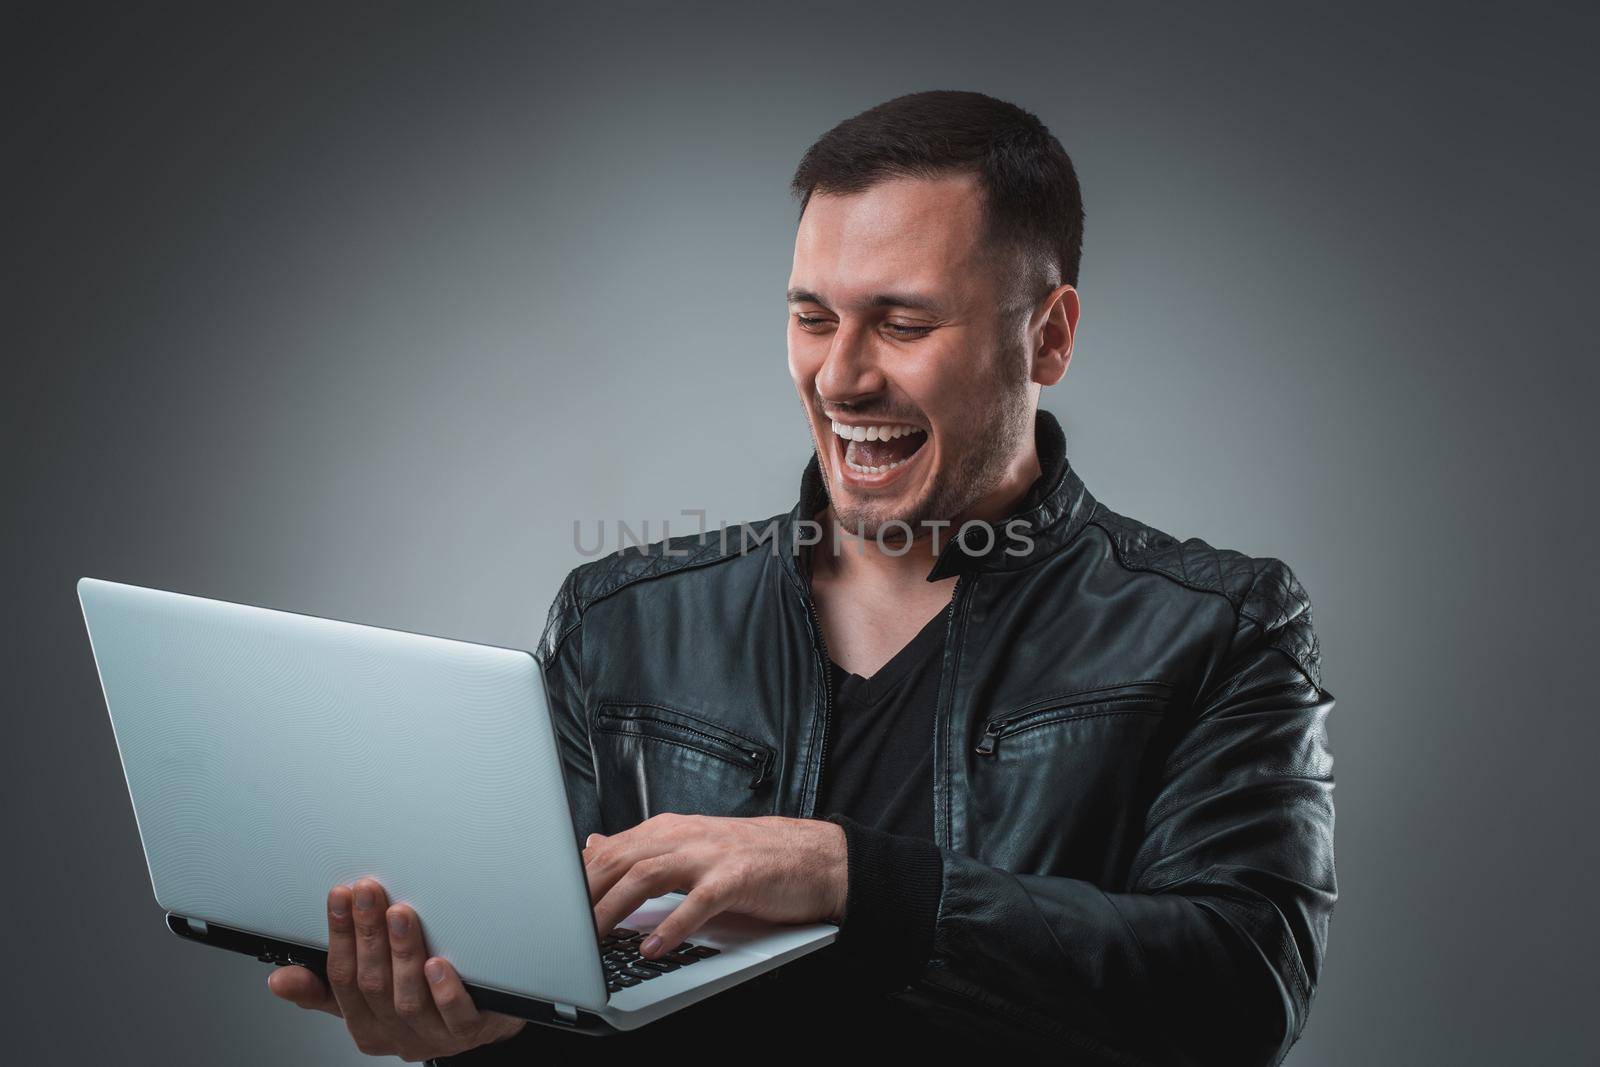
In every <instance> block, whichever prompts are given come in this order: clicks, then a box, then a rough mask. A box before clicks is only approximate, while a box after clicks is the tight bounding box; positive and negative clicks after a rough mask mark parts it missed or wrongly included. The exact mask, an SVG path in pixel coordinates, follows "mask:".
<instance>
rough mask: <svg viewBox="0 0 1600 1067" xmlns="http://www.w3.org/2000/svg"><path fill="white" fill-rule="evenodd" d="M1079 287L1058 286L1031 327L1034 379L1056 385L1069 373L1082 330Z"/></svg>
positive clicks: (1045, 383) (1048, 297)
mask: <svg viewBox="0 0 1600 1067" xmlns="http://www.w3.org/2000/svg"><path fill="white" fill-rule="evenodd" d="M1082 310H1083V309H1082V308H1081V307H1080V306H1079V304H1078V290H1077V289H1075V288H1073V287H1072V286H1070V285H1061V286H1057V287H1056V288H1055V289H1054V290H1052V291H1051V293H1050V295H1049V296H1047V297H1045V299H1044V300H1043V302H1042V303H1041V306H1040V311H1039V313H1038V315H1039V318H1038V319H1037V320H1036V321H1037V324H1036V325H1034V326H1033V327H1032V328H1031V329H1030V330H1029V336H1030V337H1032V338H1033V368H1032V369H1033V374H1032V378H1033V381H1035V382H1037V383H1038V384H1040V385H1054V384H1056V383H1057V382H1059V381H1060V380H1061V378H1062V376H1063V375H1065V374H1066V373H1067V364H1068V363H1071V362H1072V339H1073V337H1074V336H1076V334H1077V332H1078V315H1079V314H1080V313H1081V312H1082Z"/></svg>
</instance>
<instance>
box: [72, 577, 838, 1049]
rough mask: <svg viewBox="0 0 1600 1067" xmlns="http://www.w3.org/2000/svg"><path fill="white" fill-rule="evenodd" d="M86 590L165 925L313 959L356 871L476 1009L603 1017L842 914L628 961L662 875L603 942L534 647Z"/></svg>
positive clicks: (684, 992)
mask: <svg viewBox="0 0 1600 1067" xmlns="http://www.w3.org/2000/svg"><path fill="white" fill-rule="evenodd" d="M78 599H79V602H80V604H81V605H82V608H83V616H84V622H85V624H86V626H87V627H88V631H89V641H90V645H91V646H92V648H93V651H94V659H95V665H96V668H97V669H98V671H99V674H100V684H101V688H102V689H103V691H104V693H105V699H106V707H107V709H108V710H109V712H110V717H111V726H112V730H113V732H114V734H115V736H116V743H117V751H118V754H119V755H120V757H121V760H122V769H123V773H124V775H125V776H126V778H127V785H128V793H129V796H130V798H131V799H132V802H133V813H134V818H135V820H136V821H137V823H138V827H139V837H140V840H141V842H142V844H143V846H144V854H145V861H146V863H147V864H148V866H149V869H150V883H151V887H152V888H153V889H154V891H155V898H156V903H157V904H158V905H160V906H161V907H162V908H163V909H164V910H165V911H166V913H167V915H166V923H167V926H168V928H169V929H170V930H171V931H172V932H173V933H175V934H177V935H178V936H179V937H182V938H185V939H187V940H190V941H194V942H197V943H199V944H203V945H211V946H214V947H217V948H223V949H230V950H232V951H235V952H243V953H246V954H249V955H252V956H255V957H257V958H258V959H260V960H262V961H264V962H271V963H276V964H291V963H292V964H299V965H301V966H304V967H308V968H310V969H311V970H313V971H316V972H318V973H319V974H322V973H324V965H325V963H326V960H327V947H328V933H327V930H328V928H327V913H326V901H327V893H328V890H329V889H330V888H331V887H332V886H333V885H335V884H340V883H349V882H353V881H355V880H356V879H357V878H360V877H362V876H364V875H370V876H372V877H374V878H376V879H377V880H378V881H379V882H380V883H382V885H383V886H384V888H385V889H386V890H387V891H388V894H389V898H390V900H391V901H394V902H405V903H408V904H410V905H411V906H412V907H414V908H415V909H416V911H417V914H418V916H419V917H420V918H421V920H422V924H423V933H424V936H425V938H426V940H427V943H428V949H429V951H430V952H432V953H434V954H436V955H440V956H443V957H445V958H446V959H448V960H450V962H451V963H452V964H453V965H454V966H455V968H456V970H457V971H458V972H459V973H460V975H461V977H462V981H463V982H464V984H465V985H466V988H467V990H468V991H469V992H470V993H471V994H472V997H473V1000H474V1002H475V1003H476V1004H477V1005H478V1007H479V1008H481V1009H484V1010H488V1011H498V1012H504V1013H506V1014H508V1015H515V1016H517V1017H519V1018H523V1019H527V1020H529V1021H532V1022H536V1023H543V1024H546V1025H551V1026H560V1027H564V1028H569V1029H575V1030H579V1031H583V1032H588V1033H596V1034H603V1033H612V1032H616V1031H618V1030H632V1029H635V1028H637V1027H640V1026H643V1025H645V1024H647V1023H650V1022H652V1021H654V1020H656V1019H659V1018H661V1017H662V1016H665V1015H667V1014H670V1013H671V1012H674V1011H677V1010H679V1009H680V1008H684V1007H687V1006H689V1005H691V1004H694V1003H696V1002H698V1001H701V1000H704V999H705V998H706V997H709V996H711V995H712V994H714V993H717V992H719V991H721V990H724V989H727V988H729V987H730V986H734V985H737V984H738V983H740V982H744V981H747V980H748V979H751V978H754V977H755V976H757V975H759V974H762V973H764V972H766V971H769V970H771V969H773V968H775V967H778V966H780V965H782V964H784V963H787V962H789V961H790V960H794V959H797V958H799V957H800V956H802V955H805V954H807V953H810V952H813V951H815V950H817V949H820V948H822V947H823V946H825V945H827V944H829V943H830V942H831V941H833V939H834V937H835V935H836V934H837V932H838V931H837V927H835V926H833V925H831V924H827V923H819V924H807V925H793V926H784V925H775V924H771V923H766V922H762V921H758V920H755V919H751V918H749V917H745V916H733V915H725V916H721V917H719V918H717V919H715V920H713V921H711V922H710V923H708V924H707V925H706V926H704V927H702V928H701V929H700V930H699V931H697V932H696V933H694V934H692V935H690V938H689V940H688V942H687V943H686V944H685V946H684V947H682V948H680V950H679V951H678V952H676V953H674V954H673V957H672V958H671V959H670V960H668V961H667V963H668V966H664V967H663V966H655V967H652V966H649V965H648V963H647V964H644V965H641V964H640V963H639V962H637V961H638V955H637V945H638V938H639V936H642V935H644V934H647V933H648V932H649V931H651V930H652V929H654V928H655V925H656V924H657V923H658V922H660V921H661V919H662V918H663V917H665V915H666V914H667V913H668V912H670V911H671V910H672V908H673V907H674V906H675V905H676V904H677V903H678V902H679V901H680V900H682V899H683V898H682V895H681V894H677V893H670V894H667V895H665V896H660V897H656V898H653V899H652V900H649V901H647V902H646V903H645V904H644V905H643V906H641V907H640V908H639V909H638V910H637V911H635V912H634V913H633V914H632V915H631V916H629V917H628V918H627V919H625V920H623V922H622V923H621V924H620V928H619V930H618V931H615V932H614V933H613V934H612V935H611V936H610V937H608V938H607V940H606V943H605V944H602V943H601V942H600V940H599V939H598V937H597V931H596V928H595V924H594V912H593V910H592V908H591V905H590V901H589V891H588V883H587V881H586V879H585V877H584V871H583V857H582V845H581V843H580V842H579V841H578V840H577V833H576V831H575V829H574V827H573V824H572V816H571V809H570V807H569V805H568V800H567V793H566V785H565V781H564V779H563V777H562V772H561V760H560V756H559V753H558V750H557V747H556V745H557V742H556V734H555V729H554V726H553V725H552V723H551V721H550V712H549V706H548V704H547V702H546V697H545V688H544V680H543V677H542V675H541V673H540V670H539V666H538V662H537V661H536V660H535V659H534V658H533V656H532V655H530V654H529V653H527V652H523V651H518V650H515V649H507V648H497V647H493V646H490V645H481V644H473V643H469V642H465V641H450V640H445V639H443V638H439V637H428V636H424V635H421V634H414V633H406V632H402V631H397V630H386V629H380V628H378V627H373V626H362V625H357V624H355V623H348V622H337V621H334V620H330V619H322V618H316V617H313V616H309V615H298V614H293V613H290V612H284V611H274V610H270V609H267V608H259V607H249V606H246V605H243V604H233V603H228V602H225V601H218V600H207V599H203V598H201V597H195V596H187V595H184V594H181V593H174V592H167V591H164V590H159V589H146V588H141V587H139V586H133V585H123V584H119V583H116V582H108V581H102V580H100V579H96V578H84V579H81V580H80V581H79V582H78ZM630 935H633V936H630ZM674 961H675V962H674ZM648 962H649V963H653V962H655V961H648Z"/></svg>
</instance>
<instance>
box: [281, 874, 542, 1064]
mask: <svg viewBox="0 0 1600 1067" xmlns="http://www.w3.org/2000/svg"><path fill="white" fill-rule="evenodd" d="M352 905H353V907H352ZM267 987H268V988H269V989H271V990H272V992H273V993H274V994H276V995H277V996H280V997H282V998H283V999H284V1000H287V1001H290V1002H291V1003H294V1004H298V1005H299V1006H300V1007H302V1008H311V1009H315V1010H317V1011H325V1012H327V1013H328V1014H330V1015H337V1016H339V1017H340V1018H342V1019H343V1020H344V1024H345V1026H346V1027H347V1028H348V1029H349V1031H350V1036H351V1037H352V1038H354V1039H355V1043H356V1047H357V1048H358V1049H360V1050H361V1051H362V1052H365V1053H366V1054H367V1055H369V1056H399V1057H400V1058H401V1059H403V1060H406V1061H407V1062H410V1063H416V1062H420V1061H422V1060H426V1059H432V1058H434V1057H436V1056H455V1055H459V1054H460V1053H462V1052H465V1051H466V1050H467V1049H470V1048H476V1047H477V1046H479V1045H486V1044H489V1043H490V1042H493V1041H502V1040H505V1039H507V1038H509V1037H511V1036H513V1035H514V1034H516V1033H518V1032H520V1031H521V1030H522V1028H523V1027H524V1026H525V1025H527V1024H526V1023H524V1022H523V1021H522V1020H521V1019H514V1018H512V1017H511V1016H509V1015H501V1014H498V1013H496V1012H480V1011H478V1009H477V1008H476V1007H475V1006H474V1005H473V1003H472V998H471V996H469V995H468V993H467V991H466V988H465V987H464V986H462V984H461V978H460V977H459V976H458V975H457V974H456V972H455V968H453V967H451V966H450V964H449V963H447V962H446V961H445V960H442V959H440V958H439V957H437V956H433V957H429V956H428V954H427V950H426V949H425V948H424V946H423V941H422V925H421V923H420V922H418V920H417V913H416V912H414V911H412V910H411V908H410V907H408V906H407V905H405V904H395V905H393V906H390V904H389V898H388V896H387V894H385V893H384V891H383V886H381V885H379V884H378V883H377V882H376V881H374V880H373V879H371V878H362V879H361V880H359V881H357V882H356V883H355V885H354V886H353V887H352V886H342V885H336V886H334V887H333V889H332V890H331V891H330V892H329V893H328V985H327V986H326V987H325V986H323V984H322V982H321V981H320V980H319V979H318V978H317V976H316V975H315V974H313V973H312V972H311V971H309V970H307V969H306V968H304V967H280V968H278V969H277V970H276V971H274V972H272V974H271V975H269V976H268V978H267Z"/></svg>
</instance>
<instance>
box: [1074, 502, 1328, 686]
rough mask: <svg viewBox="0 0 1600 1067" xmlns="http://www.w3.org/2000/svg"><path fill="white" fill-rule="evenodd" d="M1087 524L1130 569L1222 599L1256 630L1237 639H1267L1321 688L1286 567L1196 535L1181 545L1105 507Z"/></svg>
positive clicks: (1307, 627) (1306, 620) (1310, 636)
mask: <svg viewBox="0 0 1600 1067" xmlns="http://www.w3.org/2000/svg"><path fill="white" fill-rule="evenodd" d="M1089 521H1090V523H1091V524H1092V525H1095V526H1098V527H1100V528H1101V529H1102V530H1104V531H1105V533H1106V535H1107V537H1109V538H1110V539H1111V543H1112V547H1113V548H1114V549H1115V550H1116V553H1117V558H1118V559H1119V560H1120V561H1121V562H1122V564H1123V565H1124V566H1126V567H1128V568H1129V569H1131V570H1142V571H1151V572H1154V573H1157V574H1163V575H1166V576H1167V577H1169V578H1171V579H1172V580H1173V581H1175V582H1178V583H1179V584H1180V585H1183V586H1185V587H1187V588H1189V589H1193V590H1196V591H1198V592H1208V593H1216V594H1219V595H1221V596H1223V597H1226V598H1227V600H1228V602H1229V603H1230V604H1231V605H1233V608H1234V611H1235V612H1236V613H1237V614H1238V616H1239V622H1240V627H1241V629H1253V630H1254V631H1255V634H1254V635H1252V634H1243V633H1242V634H1241V635H1240V637H1241V638H1246V639H1248V638H1249V637H1251V636H1259V635H1266V636H1267V640H1268V643H1269V645H1270V646H1271V647H1273V648H1277V649H1279V650H1280V651H1282V652H1283V653H1284V654H1285V655H1287V656H1288V657H1289V658H1290V659H1292V660H1293V661H1294V662H1295V664H1296V665H1297V666H1298V667H1299V668H1300V669H1301V670H1302V671H1303V672H1305V674H1306V676H1307V677H1308V678H1310V679H1311V681H1312V683H1313V684H1316V685H1319V686H1320V685H1321V674H1322V653H1321V648H1320V646H1319V645H1318V644H1317V635H1316V631H1315V630H1313V629H1312V627H1311V600H1310V597H1308V596H1307V595H1306V591H1305V589H1304V587H1302V586H1301V584H1300V582H1299V580H1298V579H1297V578H1295V576H1294V573H1293V572H1292V571H1291V570H1290V569H1289V566H1288V564H1286V563H1284V562H1283V561H1282V560H1280V559H1275V558H1273V557H1270V556H1266V557H1257V556H1247V555H1245V554H1244V553H1242V552H1235V551H1234V550H1232V549H1227V548H1213V547H1212V546H1211V545H1209V544H1207V543H1206V542H1204V541H1202V540H1200V539H1199V538H1198V537H1191V538H1189V539H1187V540H1184V541H1180V540H1178V539H1177V538H1176V537H1173V536H1172V535H1171V534H1168V533H1163V532H1162V531H1160V530H1157V529H1155V528H1154V527H1152V526H1147V525H1145V524H1144V523H1142V522H1139V521H1138V520H1136V519H1130V518H1128V517H1127V516H1126V515H1119V514H1117V513H1116V512H1114V511H1111V510H1110V509H1108V508H1106V507H1105V506H1104V505H1096V507H1095V512H1094V515H1093V516H1092V517H1091V518H1090V520H1089Z"/></svg>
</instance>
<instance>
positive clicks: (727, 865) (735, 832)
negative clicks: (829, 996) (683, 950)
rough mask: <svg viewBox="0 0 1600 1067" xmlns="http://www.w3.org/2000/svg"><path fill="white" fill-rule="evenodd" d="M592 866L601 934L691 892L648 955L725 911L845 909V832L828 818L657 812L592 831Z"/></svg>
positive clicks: (815, 917) (834, 916)
mask: <svg viewBox="0 0 1600 1067" xmlns="http://www.w3.org/2000/svg"><path fill="white" fill-rule="evenodd" d="M583 866H584V870H585V871H586V872H587V873H588V876H589V899H590V900H591V901H593V902H594V905H595V908H594V919H595V926H596V927H597V928H598V929H599V932H600V935H601V936H602V937H603V936H605V935H606V934H608V933H610V932H611V928H612V927H613V926H616V925H617V923H619V922H621V921H622V920H623V919H625V918H627V917H628V916H629V915H630V914H631V913H632V912H633V911H634V910H635V909H637V908H638V907H639V905H641V904H643V903H644V902H645V901H646V900H649V899H650V898H651V897H655V896H660V895H661V894H662V893H670V892H674V891H677V892H683V893H685V894H687V896H686V897H685V899H684V901H683V902H682V903H681V904H679V905H678V906H677V907H676V908H674V909H673V910H672V913H671V914H669V915H668V916H667V917H666V918H665V919H663V920H662V921H661V924H660V925H659V926H658V927H656V930H655V932H654V933H653V934H652V935H651V936H650V937H647V938H645V940H644V943H643V944H642V945H640V946H639V954H640V955H642V956H644V957H646V958H654V957H656V956H659V955H661V954H662V953H663V952H668V951H670V950H672V949H674V948H676V947H677V946H678V944H679V943H680V942H682V941H683V940H684V939H685V938H687V937H688V936H689V935H690V934H692V933H694V932H695V931H696V930H698V929H699V928H700V927H701V926H702V925H704V924H705V922H706V921H707V920H709V919H710V918H712V917H713V916H715V915H717V914H719V913H721V912H725V911H726V912H733V913H736V914H740V915H752V916H755V917H756V918H760V919H767V920H769V921H771V922H787V923H803V922H838V921H839V920H840V919H841V918H842V917H843V915H844V903H845V890H846V887H847V871H846V862H845V838H844V830H843V828H841V827H840V826H839V825H838V824H836V823H831V822H824V821H822V820H820V819H786V818H781V817H779V816H761V817H758V818H737V819H735V818H720V817H717V816H712V815H673V814H662V815H656V816H654V817H652V818H649V819H646V820H645V821H644V822H642V823H640V824H639V825H638V826H635V827H633V828H631V829H628V830H624V831H623V832H621V833H619V834H612V835H611V836H609V837H608V836H606V835H604V834H590V835H589V840H588V841H587V842H586V843H585V847H584V850H583Z"/></svg>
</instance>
